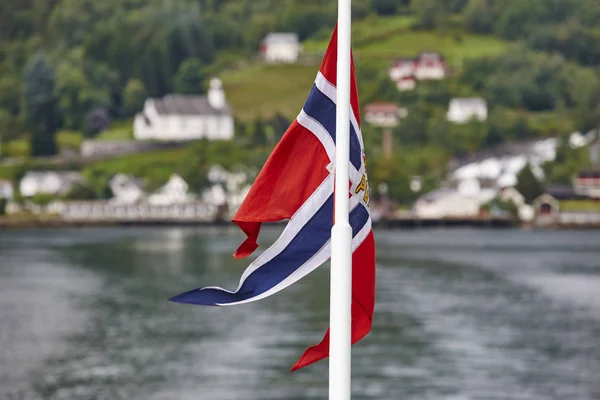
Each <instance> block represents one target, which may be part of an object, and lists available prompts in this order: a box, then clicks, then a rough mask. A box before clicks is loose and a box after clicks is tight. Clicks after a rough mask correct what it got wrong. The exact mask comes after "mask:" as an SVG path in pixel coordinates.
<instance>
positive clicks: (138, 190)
mask: <svg viewBox="0 0 600 400" xmlns="http://www.w3.org/2000/svg"><path fill="white" fill-rule="evenodd" d="M109 186H110V190H111V191H112V193H113V196H114V197H113V198H112V199H111V203H118V204H134V203H137V202H139V201H140V200H142V199H143V198H144V196H145V193H144V190H143V189H142V184H141V182H140V181H138V180H136V179H133V178H131V177H129V176H127V175H124V174H117V175H115V176H113V177H112V178H111V179H110V181H109Z"/></svg>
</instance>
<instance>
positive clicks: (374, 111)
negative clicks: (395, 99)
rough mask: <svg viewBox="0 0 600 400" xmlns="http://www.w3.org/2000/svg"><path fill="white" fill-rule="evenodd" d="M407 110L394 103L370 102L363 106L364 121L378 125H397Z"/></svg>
mask: <svg viewBox="0 0 600 400" xmlns="http://www.w3.org/2000/svg"><path fill="white" fill-rule="evenodd" d="M407 114H408V112H407V111H406V109H405V108H402V107H400V106H399V105H398V104H396V103H370V104H367V105H366V106H365V121H367V123H369V124H371V125H376V126H380V127H394V126H397V125H398V123H399V122H400V119H401V118H404V117H406V115H407Z"/></svg>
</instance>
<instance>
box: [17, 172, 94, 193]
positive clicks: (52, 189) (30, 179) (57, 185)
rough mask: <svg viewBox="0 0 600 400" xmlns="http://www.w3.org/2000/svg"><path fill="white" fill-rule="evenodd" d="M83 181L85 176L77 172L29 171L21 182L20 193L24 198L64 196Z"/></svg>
mask: <svg viewBox="0 0 600 400" xmlns="http://www.w3.org/2000/svg"><path fill="white" fill-rule="evenodd" d="M83 181H84V179H83V176H82V175H81V174H80V173H79V172H77V171H29V172H27V173H26V174H25V175H24V176H23V178H22V179H21V181H20V182H19V192H20V193H21V195H22V196H24V197H31V196H35V195H37V194H48V195H53V196H56V195H64V194H67V193H69V191H70V190H71V189H72V188H73V185H74V184H75V183H77V182H83Z"/></svg>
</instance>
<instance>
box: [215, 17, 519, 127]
mask: <svg viewBox="0 0 600 400" xmlns="http://www.w3.org/2000/svg"><path fill="white" fill-rule="evenodd" d="M413 22H414V20H413V18H412V17H407V16H394V17H371V18H367V19H364V20H361V21H358V22H356V23H354V24H353V26H352V35H353V36H352V37H353V51H354V56H355V62H356V64H357V66H358V67H359V68H360V66H361V64H364V65H367V64H368V65H369V66H373V65H375V66H377V68H381V69H382V70H385V69H387V67H388V66H389V65H390V64H391V62H392V61H393V60H394V59H396V58H398V57H414V56H415V55H417V54H418V53H420V52H421V51H439V52H441V53H442V54H444V56H445V57H446V59H447V60H448V63H449V65H450V67H451V68H452V69H454V70H460V69H461V66H462V64H463V63H464V61H465V60H467V59H470V58H477V57H484V56H489V55H495V54H499V53H502V52H503V51H505V50H506V49H507V48H508V45H509V44H508V43H507V42H503V41H501V40H498V39H495V38H493V37H491V36H481V35H473V34H467V33H464V32H458V33H456V32H455V33H448V34H443V33H438V32H432V31H415V30H412V29H411V25H412V24H413ZM330 35H331V32H329V31H323V32H321V33H320V34H318V35H316V37H314V38H311V39H309V40H306V41H305V42H303V43H302V46H303V49H304V50H303V51H304V55H303V57H307V56H308V58H309V61H308V62H304V63H298V64H294V65H264V64H262V63H260V62H258V61H257V62H255V63H254V64H251V65H250V66H249V67H247V68H244V69H240V70H237V71H229V72H225V73H223V74H222V75H221V78H222V80H223V83H224V87H225V90H226V95H227V99H228V101H229V103H230V104H231V106H232V108H233V111H234V114H235V116H236V118H238V119H240V120H242V121H249V120H252V119H253V118H255V117H257V116H258V115H261V116H263V117H270V116H272V115H274V114H276V113H277V112H280V113H283V114H284V115H286V116H288V117H292V118H293V117H294V116H295V115H297V113H298V112H299V111H300V108H301V107H302V105H303V104H304V101H305V100H306V96H307V95H308V92H309V90H310V87H311V83H312V81H313V80H314V77H315V74H316V72H317V67H318V65H319V63H320V60H321V57H322V54H323V52H324V51H325V49H326V47H327V43H328V42H329V38H330ZM368 84H369V82H366V83H365V82H361V86H363V85H368Z"/></svg>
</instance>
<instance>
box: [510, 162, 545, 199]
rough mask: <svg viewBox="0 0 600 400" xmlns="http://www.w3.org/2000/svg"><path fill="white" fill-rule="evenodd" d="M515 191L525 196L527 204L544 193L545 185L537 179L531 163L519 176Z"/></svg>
mask: <svg viewBox="0 0 600 400" xmlns="http://www.w3.org/2000/svg"><path fill="white" fill-rule="evenodd" d="M515 189H517V190H518V191H519V193H521V194H522V195H523V197H524V198H525V201H526V202H527V203H531V202H532V201H533V200H534V199H536V198H537V197H538V196H540V195H542V194H543V193H544V185H542V183H541V182H540V181H538V179H537V178H536V177H535V175H534V173H533V171H532V170H531V166H530V165H529V163H528V164H527V165H525V167H523V169H522V170H521V171H520V172H519V173H518V174H517V185H516V186H515Z"/></svg>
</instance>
